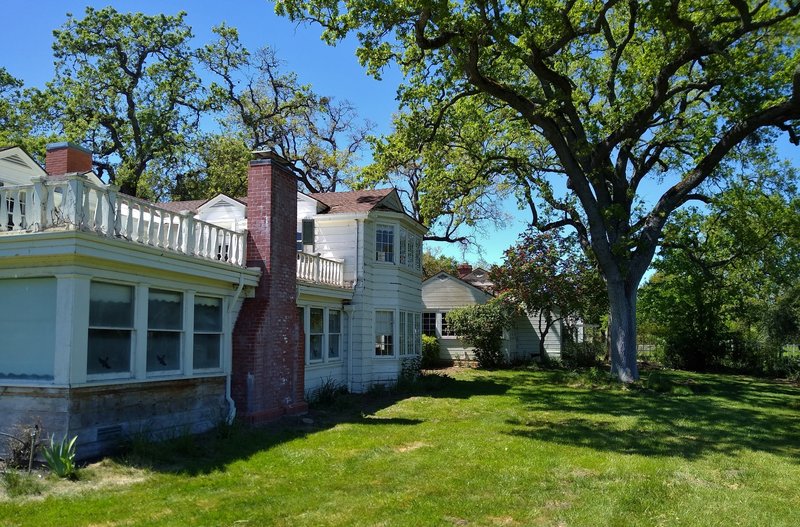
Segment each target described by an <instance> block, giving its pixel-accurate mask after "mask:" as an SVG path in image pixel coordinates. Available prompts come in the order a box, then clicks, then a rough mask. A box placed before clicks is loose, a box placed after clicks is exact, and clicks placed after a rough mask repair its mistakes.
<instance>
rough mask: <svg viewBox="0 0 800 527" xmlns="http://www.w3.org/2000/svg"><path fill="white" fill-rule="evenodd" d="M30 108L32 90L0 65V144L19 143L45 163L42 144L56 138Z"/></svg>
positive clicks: (11, 144) (13, 144)
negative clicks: (45, 130) (46, 130)
mask: <svg viewBox="0 0 800 527" xmlns="http://www.w3.org/2000/svg"><path fill="white" fill-rule="evenodd" d="M35 113H36V112H35V110H34V108H32V101H31V90H26V89H24V83H23V82H22V80H20V79H17V78H16V77H14V76H12V75H11V74H10V73H9V72H8V71H7V70H6V69H5V68H2V67H0V146H21V147H22V148H24V149H25V150H26V151H27V152H28V153H29V154H30V155H32V156H33V157H34V158H35V159H37V160H38V161H40V162H44V153H45V146H46V145H47V143H49V142H53V141H54V140H55V137H53V136H52V135H47V134H46V133H45V132H43V131H42V130H41V127H40V126H39V124H38V122H37V120H36V118H35Z"/></svg>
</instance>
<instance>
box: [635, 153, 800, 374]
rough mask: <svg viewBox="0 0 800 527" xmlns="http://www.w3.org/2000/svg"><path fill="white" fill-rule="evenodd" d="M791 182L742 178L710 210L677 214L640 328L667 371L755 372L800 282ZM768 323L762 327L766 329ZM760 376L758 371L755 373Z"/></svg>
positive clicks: (771, 174) (766, 175) (777, 176)
mask: <svg viewBox="0 0 800 527" xmlns="http://www.w3.org/2000/svg"><path fill="white" fill-rule="evenodd" d="M796 182H797V173H796V172H795V171H794V170H791V169H766V168H762V169H761V170H760V171H759V172H758V173H756V174H747V175H745V176H740V178H739V179H738V181H735V182H734V183H733V184H731V185H730V187H729V188H727V189H726V190H724V191H723V192H721V193H719V194H718V195H716V196H714V197H713V199H710V200H709V203H708V204H707V206H706V207H705V208H703V209H701V208H690V209H688V210H683V211H679V212H678V213H676V214H675V215H674V216H673V219H672V221H671V222H670V224H669V225H668V226H667V228H666V229H665V231H664V241H663V244H662V248H661V251H660V253H659V256H658V258H657V259H656V260H655V262H654V265H655V267H656V269H657V270H658V272H657V273H656V275H654V276H653V277H652V278H651V279H650V281H649V282H648V283H647V284H645V285H644V286H643V287H642V290H641V294H640V296H641V318H642V321H643V323H644V324H646V325H647V326H649V327H651V328H654V329H655V330H656V331H657V332H658V333H659V336H661V337H662V338H663V339H664V341H665V354H666V359H667V361H668V362H669V363H670V365H672V366H676V367H681V368H686V369H692V370H705V369H708V368H709V367H711V366H717V365H723V364H724V365H729V366H744V367H757V366H758V365H756V364H755V362H757V361H758V357H757V353H758V350H759V349H760V348H763V347H764V345H765V344H767V343H765V342H764V340H765V339H764V337H765V335H767V334H768V333H769V332H770V331H769V330H770V327H774V324H773V321H772V320H771V319H770V318H766V319H765V314H769V316H770V317H773V316H774V317H778V316H780V313H777V312H775V310H774V308H773V306H774V305H775V304H776V302H775V299H776V298H787V296H786V295H787V291H790V290H791V289H792V288H793V287H795V284H796V283H797V276H798V273H800V216H799V215H800V199H798V198H797V188H796ZM765 322H766V324H765ZM759 367H760V366H759Z"/></svg>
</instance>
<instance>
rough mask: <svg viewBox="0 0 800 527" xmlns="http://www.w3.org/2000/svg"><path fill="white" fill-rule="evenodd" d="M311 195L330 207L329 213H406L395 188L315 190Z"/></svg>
mask: <svg viewBox="0 0 800 527" xmlns="http://www.w3.org/2000/svg"><path fill="white" fill-rule="evenodd" d="M311 197H312V198H314V199H315V200H317V201H319V202H320V203H322V204H324V205H325V206H327V207H328V212H327V213H328V214H347V213H358V212H370V211H373V210H390V211H394V212H400V213H405V211H404V210H403V205H402V203H400V197H399V196H398V195H397V191H396V190H395V189H393V188H382V189H376V190H355V191H352V192H315V193H313V194H311Z"/></svg>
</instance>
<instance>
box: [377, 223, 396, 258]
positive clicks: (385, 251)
mask: <svg viewBox="0 0 800 527" xmlns="http://www.w3.org/2000/svg"><path fill="white" fill-rule="evenodd" d="M375 261H376V262H388V263H394V227H393V226H391V225H378V226H377V227H375Z"/></svg>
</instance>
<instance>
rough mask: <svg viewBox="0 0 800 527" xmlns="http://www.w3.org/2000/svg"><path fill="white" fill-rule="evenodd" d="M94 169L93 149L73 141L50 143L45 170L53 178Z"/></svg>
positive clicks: (45, 160)
mask: <svg viewBox="0 0 800 527" xmlns="http://www.w3.org/2000/svg"><path fill="white" fill-rule="evenodd" d="M91 169H92V151H91V150H88V149H86V148H83V147H82V146H78V145H76V144H73V143H50V144H49V145H47V156H46V157H45V159H44V170H45V172H47V174H48V175H49V176H50V177H52V178H58V177H61V176H63V175H65V174H73V173H75V172H79V173H84V172H89V171H90V170H91Z"/></svg>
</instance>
